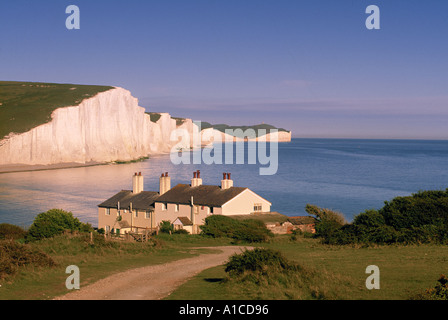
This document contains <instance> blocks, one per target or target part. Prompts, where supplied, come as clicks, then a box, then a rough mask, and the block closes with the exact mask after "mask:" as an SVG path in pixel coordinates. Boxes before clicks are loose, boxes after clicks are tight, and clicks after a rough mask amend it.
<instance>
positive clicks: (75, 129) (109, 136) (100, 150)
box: [0, 88, 198, 166]
mask: <svg viewBox="0 0 448 320" xmlns="http://www.w3.org/2000/svg"><path fill="white" fill-rule="evenodd" d="M182 126H183V127H184V128H187V129H188V130H190V132H189V134H190V135H193V133H194V131H196V133H198V127H197V126H196V125H194V124H193V123H192V121H191V120H189V119H186V120H185V122H184V124H183V125H182ZM174 130H176V120H174V119H172V118H171V116H170V115H169V114H167V113H166V114H161V117H160V119H159V120H158V121H157V122H156V123H154V122H152V121H151V119H150V116H149V115H148V114H146V113H145V109H144V108H142V107H140V106H139V105H138V100H137V99H136V98H134V97H133V96H132V95H131V93H130V92H129V91H127V90H125V89H122V88H115V89H112V90H109V91H106V92H102V93H99V94H97V95H96V96H95V97H92V98H90V99H86V100H84V101H83V102H81V104H79V105H77V106H72V107H64V108H59V109H56V110H55V111H54V112H53V114H52V121H51V122H48V123H46V124H43V125H40V126H38V127H36V128H33V129H32V130H30V131H28V132H25V133H22V134H17V135H11V136H9V137H8V138H6V139H4V140H2V141H0V166H2V165H17V164H21V165H52V164H60V163H80V164H87V163H104V162H113V161H130V160H135V159H139V158H142V157H146V156H149V155H152V154H160V153H167V152H170V150H171V148H172V147H173V146H174V145H176V144H177V142H176V141H173V142H171V141H170V135H171V132H172V131H174ZM185 147H189V146H185Z"/></svg>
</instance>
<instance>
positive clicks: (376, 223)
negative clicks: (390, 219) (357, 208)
mask: <svg viewBox="0 0 448 320" xmlns="http://www.w3.org/2000/svg"><path fill="white" fill-rule="evenodd" d="M353 224H354V225H357V226H364V227H366V228H378V227H381V226H384V225H385V224H386V221H385V220H384V217H383V215H381V214H380V213H379V212H378V211H376V210H366V211H364V212H363V213H360V214H359V215H357V216H356V217H355V218H354V220H353Z"/></svg>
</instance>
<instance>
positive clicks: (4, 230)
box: [0, 223, 26, 240]
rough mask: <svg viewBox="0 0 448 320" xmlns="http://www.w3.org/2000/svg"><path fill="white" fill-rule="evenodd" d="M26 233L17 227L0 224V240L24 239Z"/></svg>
mask: <svg viewBox="0 0 448 320" xmlns="http://www.w3.org/2000/svg"><path fill="white" fill-rule="evenodd" d="M25 235H26V231H25V230H24V229H23V228H21V227H18V226H15V225H12V224H7V223H2V224H0V240H5V239H6V240H18V239H24V238H25Z"/></svg>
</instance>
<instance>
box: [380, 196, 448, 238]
mask: <svg viewBox="0 0 448 320" xmlns="http://www.w3.org/2000/svg"><path fill="white" fill-rule="evenodd" d="M379 212H380V214H381V215H383V217H384V219H385V222H386V224H387V225H389V226H391V227H393V228H395V229H396V230H400V229H409V228H412V227H421V226H424V225H442V224H448V189H447V190H446V191H420V192H418V193H416V194H413V195H412V196H408V197H396V198H394V199H393V200H392V201H390V202H387V201H386V202H385V206H384V207H383V208H382V209H381V210H380V211H379Z"/></svg>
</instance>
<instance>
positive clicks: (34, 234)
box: [26, 209, 93, 241]
mask: <svg viewBox="0 0 448 320" xmlns="http://www.w3.org/2000/svg"><path fill="white" fill-rule="evenodd" d="M66 230H68V231H80V232H90V231H92V230H93V228H92V226H91V225H90V224H85V223H82V222H81V221H79V220H78V218H75V217H73V214H72V213H71V212H67V211H64V210H60V209H52V210H49V211H47V212H43V213H40V214H39V215H37V217H36V218H35V219H34V222H33V224H32V225H31V227H30V229H29V230H28V234H27V235H26V240H27V241H33V240H41V239H44V238H51V237H54V236H56V235H59V234H62V233H64V231H66Z"/></svg>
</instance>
